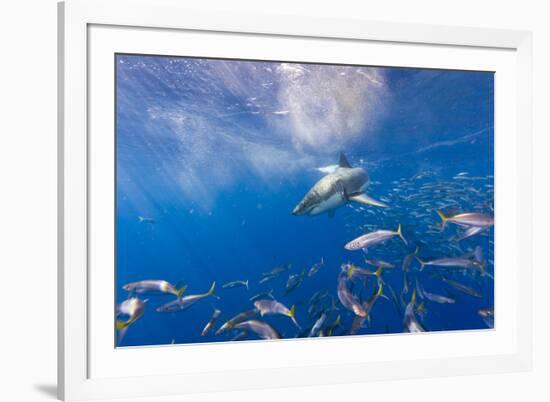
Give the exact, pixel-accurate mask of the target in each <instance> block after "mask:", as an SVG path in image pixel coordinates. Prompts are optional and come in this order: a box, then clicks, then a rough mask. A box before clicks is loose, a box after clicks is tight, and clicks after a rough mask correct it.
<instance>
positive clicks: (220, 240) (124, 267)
mask: <svg viewBox="0 0 550 402" xmlns="http://www.w3.org/2000/svg"><path fill="white" fill-rule="evenodd" d="M277 65H278V63H265V62H261V63H260V62H244V61H223V60H205V59H186V58H173V57H153V56H151V57H147V56H133V55H119V56H117V59H116V66H117V68H116V74H117V87H116V95H117V103H116V105H117V121H116V133H117V136H116V146H117V152H116V158H117V159H116V165H117V189H116V190H117V191H116V197H117V210H116V225H117V234H116V235H117V236H116V238H117V261H116V263H117V267H116V268H117V269H116V272H117V276H116V288H117V295H116V296H117V301H118V302H121V301H122V300H124V299H125V298H126V297H127V296H128V295H127V293H126V292H124V291H123V290H122V289H121V287H122V285H124V284H126V283H128V282H132V281H138V280H143V279H165V280H168V281H170V282H172V283H174V284H175V283H177V282H179V281H183V282H184V283H186V284H187V285H188V290H187V292H186V294H195V293H203V292H206V291H207V290H208V288H209V287H210V284H211V283H212V281H216V282H217V284H218V286H217V289H216V294H217V295H218V296H220V297H221V300H216V299H214V298H210V299H208V300H203V301H202V302H200V303H198V304H197V305H195V306H193V307H192V308H191V309H189V310H187V311H184V312H180V313H176V314H160V313H157V312H155V311H154V310H155V308H156V307H157V306H159V305H161V304H163V303H165V302H168V301H170V300H172V299H173V297H172V296H157V297H155V296H152V297H149V301H148V302H147V303H146V312H145V315H144V316H143V317H142V318H141V319H140V320H138V321H137V322H136V323H135V324H133V325H132V326H131V328H130V329H129V330H128V332H127V334H126V336H125V337H124V339H123V341H122V343H121V345H123V346H131V345H155V344H169V343H171V342H172V341H175V342H176V343H189V342H210V341H222V340H227V339H230V338H231V337H232V336H233V335H234V333H231V334H227V335H224V336H218V337H215V336H214V335H213V332H214V331H212V332H211V334H210V335H209V336H206V337H200V332H201V330H202V328H203V327H204V325H205V324H206V322H207V321H208V320H209V318H210V316H211V313H212V305H215V306H216V307H217V308H219V309H220V310H221V311H222V316H221V318H220V321H219V323H218V325H221V323H223V321H225V320H226V319H229V318H230V317H232V316H234V315H235V314H237V313H239V312H241V311H243V310H246V309H249V308H251V307H252V303H250V302H249V301H248V298H249V297H251V296H252V295H254V294H256V293H258V292H260V291H263V290H269V289H271V288H273V289H274V292H273V293H274V295H275V297H276V298H277V299H278V300H279V301H281V302H282V303H284V304H285V305H287V306H288V307H290V306H291V305H293V304H296V305H297V307H296V317H297V320H298V322H299V323H300V324H301V325H302V326H303V327H305V328H308V327H309V326H311V325H312V322H313V321H314V318H309V317H308V315H307V308H308V306H307V301H308V300H309V298H310V297H311V295H312V294H313V293H314V292H315V291H317V290H320V289H324V288H326V289H328V290H329V291H330V294H331V295H332V296H334V297H336V280H337V275H338V273H339V271H340V265H341V264H342V263H343V262H347V261H353V262H355V263H356V264H358V265H361V266H364V265H365V264H364V262H363V257H362V255H361V253H360V252H349V251H346V250H345V249H344V248H343V245H344V244H345V243H347V242H348V241H349V240H351V239H353V238H354V237H357V236H359V235H361V234H363V233H364V232H366V231H369V230H375V229H396V228H397V225H398V224H402V225H403V228H404V233H405V236H406V238H407V239H408V240H409V247H406V246H404V245H403V244H402V243H401V242H400V240H398V239H393V240H390V241H389V242H388V243H387V244H386V245H382V246H378V247H376V248H373V249H372V250H371V253H370V254H369V256H370V257H372V258H379V259H385V260H388V261H391V262H393V263H395V264H396V265H397V268H396V269H395V270H392V271H387V273H386V274H385V276H384V279H385V281H386V282H387V284H388V285H389V286H390V287H391V288H393V289H394V290H395V292H396V293H397V295H398V296H399V294H400V292H401V289H402V284H403V276H402V272H401V268H400V267H401V261H402V259H403V257H404V255H406V254H407V253H408V252H410V251H411V250H413V249H414V246H415V245H416V244H421V245H422V249H421V252H420V254H421V256H422V258H426V259H429V258H435V257H442V256H451V255H460V254H461V252H460V249H462V250H463V251H464V252H466V251H468V250H469V249H472V248H473V247H474V246H476V245H480V246H482V248H483V251H484V254H485V257H486V258H487V259H488V271H489V272H491V273H493V266H492V258H493V232H492V230H491V231H489V232H486V233H484V234H482V235H479V236H476V237H475V238H472V239H468V240H465V241H462V242H460V244H458V243H457V242H453V241H449V239H450V238H452V236H453V235H454V234H456V232H457V230H456V227H453V225H448V228H447V229H446V230H445V231H444V232H443V233H439V231H438V230H437V229H435V226H436V225H437V224H438V223H439V219H438V217H437V215H436V213H435V210H436V209H437V208H446V209H447V210H452V211H483V212H486V213H492V209H491V208H492V205H493V187H492V185H493V176H492V175H493V88H494V86H493V74H492V73H488V72H461V71H442V70H423V69H403V68H382V69H369V68H368V67H364V68H362V69H363V70H364V71H365V72H367V73H369V71H371V70H372V71H373V72H374V73H376V75H375V76H376V77H377V79H378V80H383V89H380V87H374V86H373V87H372V88H373V90H372V95H370V98H369V97H367V98H361V99H367V100H370V101H373V102H374V103H373V106H372V107H369V108H368V109H366V111H362V112H368V113H369V116H371V117H369V120H368V122H366V123H364V124H363V126H364V128H363V129H359V132H358V133H356V135H355V136H353V137H352V138H344V139H342V138H339V139H337V140H335V141H334V143H331V144H330V146H323V147H315V145H311V144H305V145H304V144H303V143H301V142H300V141H302V140H303V138H302V137H299V136H298V137H297V136H294V134H293V127H295V126H292V124H289V123H288V122H287V120H288V118H289V116H291V114H292V113H293V112H294V109H288V108H287V109H285V110H282V109H281V107H282V106H288V105H287V104H282V103H281V102H283V101H284V97H282V98H283V100H281V93H283V92H284V91H286V90H289V88H290V90H292V89H293V86H292V85H296V90H297V91H298V90H303V88H299V87H298V85H299V84H300V82H302V81H299V80H298V81H293V82H291V84H290V85H289V84H288V82H283V80H282V78H281V77H282V76H278V75H276V74H272V72H273V71H276V69H277ZM306 68H307V69H310V70H311V69H322V75H320V77H321V78H322V77H325V78H326V77H329V78H330V76H331V74H332V71H334V74H339V73H340V72H341V71H342V70H341V69H342V68H344V67H331V66H307V65H306ZM331 69H333V70H331ZM259 70H261V72H259ZM346 71H347V70H346ZM349 80H350V81H349V82H348V81H346V83H349V84H350V88H354V85H355V84H354V78H350V79H349ZM320 81H321V82H317V81H314V82H306V83H305V84H304V85H309V87H313V89H315V85H320V86H319V88H321V89H320V90H323V88H324V87H323V86H322V85H323V83H322V80H320ZM373 82H375V81H373ZM302 83H303V82H302ZM375 83H376V82H375ZM264 84H265V85H264ZM363 84H364V87H365V88H366V91H369V88H370V87H369V85H370V84H365V83H363ZM283 85H286V87H283ZM377 85H378V84H377ZM306 89H307V88H306ZM310 89H311V88H310ZM340 95H342V94H339V95H338V96H340ZM344 96H346V95H345V94H344ZM254 98H256V99H254ZM373 99H374V100H373ZM310 101H311V102H313V104H314V101H315V100H311V99H310ZM290 105H291V106H296V104H295V103H290ZM279 109H281V110H279ZM278 112H282V113H278ZM322 118H323V116H322V115H320V119H321V120H322ZM285 119H286V120H285ZM331 122H332V120H331ZM314 123H315V121H314ZM313 129H315V127H313ZM289 133H290V134H289ZM339 151H344V152H345V153H346V154H347V155H348V159H349V160H350V162H351V163H352V165H355V166H362V167H364V168H365V169H367V170H368V172H369V175H370V177H371V184H370V186H369V191H368V193H369V194H370V195H371V196H372V197H373V198H378V199H380V198H382V199H384V200H386V201H387V202H388V203H389V204H390V205H391V208H389V209H379V208H372V207H362V206H360V205H357V204H355V205H354V204H351V205H349V206H345V207H342V208H340V209H338V210H337V211H336V216H335V217H334V218H332V219H331V218H329V217H328V216H327V215H320V216H315V217H296V216H292V215H291V211H292V209H293V208H294V206H295V205H296V204H297V203H298V202H299V201H300V199H301V198H302V197H303V195H304V194H305V193H306V192H307V190H309V188H310V187H311V186H312V185H313V184H314V183H315V182H316V181H317V180H318V179H319V178H321V177H322V173H321V172H319V171H318V170H316V168H318V167H321V166H326V165H330V164H334V163H336V162H337V158H338V153H339ZM461 172H466V173H467V174H465V175H463V176H458V177H457V176H456V175H457V174H458V173H461ZM138 216H144V217H147V218H152V219H154V220H155V223H154V224H149V223H143V222H140V221H139V219H138ZM459 247H460V249H459ZM321 257H323V258H324V259H325V261H326V264H325V266H323V267H322V268H321V270H320V271H319V273H318V274H317V275H316V276H315V277H313V278H306V279H305V281H304V283H303V285H302V286H301V287H300V288H298V289H297V290H295V291H294V292H292V293H290V294H289V295H288V296H286V297H285V296H283V292H284V287H285V283H286V280H287V278H288V274H289V273H297V272H301V271H302V270H303V269H309V268H310V267H311V265H313V264H314V263H315V262H317V261H319V260H320V258H321ZM283 264H291V266H292V268H291V270H290V271H289V273H284V274H282V275H281V276H280V277H279V278H278V279H276V280H275V281H272V282H269V283H267V284H265V285H258V281H259V279H260V278H261V276H260V273H261V272H266V271H269V270H271V269H272V268H274V267H275V266H277V265H283ZM411 269H412V270H413V271H414V272H413V273H411V275H410V277H411V278H412V285H414V281H415V279H416V278H418V279H419V280H420V281H421V282H422V284H423V286H424V287H425V288H426V290H428V291H430V292H432V293H439V294H442V295H447V296H452V297H453V298H456V301H457V302H456V304H454V305H438V304H435V303H430V302H426V304H425V307H426V313H425V315H423V316H420V319H421V321H422V323H423V324H424V326H425V327H426V328H427V329H428V330H460V329H477V328H485V327H486V326H485V324H484V322H483V321H482V320H481V318H480V317H479V316H478V314H477V310H478V309H479V308H484V307H492V306H493V281H492V280H491V279H490V278H489V277H483V278H481V277H480V276H479V275H477V274H475V273H471V272H461V271H460V272H459V271H453V272H446V271H445V275H446V276H447V277H449V278H452V279H454V280H457V281H460V282H461V283H464V284H466V285H468V286H470V287H473V288H475V289H476V290H477V291H480V292H481V293H482V294H483V298H482V299H476V298H473V297H471V296H468V295H464V294H462V293H460V292H458V291H456V290H454V289H452V288H451V287H449V286H448V285H445V284H443V283H442V282H441V281H440V280H438V279H437V278H432V277H431V276H433V275H431V274H430V273H433V272H443V271H441V270H439V271H438V270H437V269H428V268H427V269H426V270H425V271H423V272H422V273H417V272H416V270H417V264H415V263H413V266H412V268H411ZM237 279H248V280H249V281H250V290H248V291H247V290H246V289H245V288H236V289H221V285H222V284H223V283H225V282H228V281H232V280H237ZM359 288H360V286H358V287H357V289H359ZM371 291H372V289H371V288H370V287H369V288H367V289H365V290H363V297H364V298H366V297H368V296H369V294H370V292H371ZM385 294H387V295H388V296H390V291H389V289H388V288H386V289H385ZM410 296H411V294H410V292H409V294H408V295H406V296H405V302H408V300H409V299H410ZM337 306H338V308H339V313H340V314H341V315H342V320H343V325H342V327H343V328H342V329H347V328H349V326H350V324H351V321H352V318H353V316H352V314H351V313H350V312H348V311H346V310H345V309H344V308H343V306H341V305H340V304H339V303H338V304H337ZM399 310H400V308H399V307H397V306H395V305H394V304H393V303H392V302H391V301H387V300H383V299H381V300H379V301H378V302H377V303H376V304H375V306H374V309H373V311H372V316H371V323H370V326H367V327H365V328H363V329H362V330H361V331H360V333H361V334H369V333H385V332H402V330H403V324H402V321H403V318H402V315H401V311H399ZM337 314H338V313H337V312H333V313H332V314H331V316H330V317H331V318H330V319H329V322H330V321H332V320H333V319H334V318H335V317H336V315H337ZM265 319H266V321H267V322H269V323H270V324H272V325H273V326H274V327H275V328H276V329H277V330H278V331H279V332H280V333H281V334H283V335H285V336H287V337H294V336H295V335H296V333H297V331H296V329H295V328H294V326H293V325H292V324H291V322H290V320H288V319H287V318H285V317H273V316H270V317H267V318H265ZM249 339H255V338H254V337H253V336H251V337H250V338H249Z"/></svg>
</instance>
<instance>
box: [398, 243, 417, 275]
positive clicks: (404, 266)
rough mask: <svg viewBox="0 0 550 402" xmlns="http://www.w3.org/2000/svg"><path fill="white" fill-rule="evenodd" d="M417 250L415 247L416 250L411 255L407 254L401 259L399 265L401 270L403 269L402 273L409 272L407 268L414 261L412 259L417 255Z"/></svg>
mask: <svg viewBox="0 0 550 402" xmlns="http://www.w3.org/2000/svg"><path fill="white" fill-rule="evenodd" d="M419 250H420V248H419V247H416V249H415V250H414V251H413V252H412V253H409V254H407V255H406V256H405V258H403V264H402V265H401V268H402V269H403V271H404V272H407V271H408V270H409V266H410V265H411V262H412V260H413V259H414V257H415V256H416V255H417V254H418V251H419Z"/></svg>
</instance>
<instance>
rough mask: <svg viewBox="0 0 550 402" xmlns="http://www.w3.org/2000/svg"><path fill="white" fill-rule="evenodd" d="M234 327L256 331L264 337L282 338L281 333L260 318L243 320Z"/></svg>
mask: <svg viewBox="0 0 550 402" xmlns="http://www.w3.org/2000/svg"><path fill="white" fill-rule="evenodd" d="M233 328H235V329H243V330H245V331H251V332H254V333H255V334H256V335H258V336H259V337H260V338H262V339H280V338H281V336H280V335H279V333H278V332H277V331H276V330H275V329H274V328H273V327H272V326H271V325H269V324H268V323H266V322H263V321H259V320H250V321H243V322H241V323H239V324H237V325H235V326H234V327H233Z"/></svg>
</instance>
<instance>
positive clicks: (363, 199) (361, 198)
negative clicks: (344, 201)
mask: <svg viewBox="0 0 550 402" xmlns="http://www.w3.org/2000/svg"><path fill="white" fill-rule="evenodd" d="M348 199H349V200H350V201H355V202H358V203H360V204H365V205H374V206H375V207H382V208H388V205H386V204H384V203H383V202H382V201H377V200H375V199H372V198H370V197H369V196H368V195H366V194H364V193H362V194H357V195H352V196H350V197H349V198H348Z"/></svg>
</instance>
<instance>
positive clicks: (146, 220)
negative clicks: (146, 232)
mask: <svg viewBox="0 0 550 402" xmlns="http://www.w3.org/2000/svg"><path fill="white" fill-rule="evenodd" d="M138 221H139V223H149V224H151V225H153V224H155V223H156V222H155V220H154V219H153V218H146V217H144V216H138Z"/></svg>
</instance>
